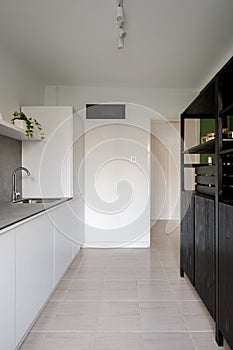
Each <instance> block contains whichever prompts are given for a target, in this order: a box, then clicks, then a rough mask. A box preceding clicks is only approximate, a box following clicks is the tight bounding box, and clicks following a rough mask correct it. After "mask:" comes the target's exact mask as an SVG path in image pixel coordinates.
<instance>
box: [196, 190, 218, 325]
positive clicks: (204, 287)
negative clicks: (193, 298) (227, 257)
mask: <svg viewBox="0 0 233 350" xmlns="http://www.w3.org/2000/svg"><path fill="white" fill-rule="evenodd" d="M214 205H215V202H214V200H213V199H209V198H204V197H201V196H198V195H196V196H195V287H196V290H197V292H198V294H199V295H200V297H201V298H202V300H203V301H204V303H205V305H206V307H207V309H208V310H209V312H210V313H211V315H212V316H213V318H215V214H214V213H215V208H214Z"/></svg>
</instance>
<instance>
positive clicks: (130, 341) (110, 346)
mask: <svg viewBox="0 0 233 350" xmlns="http://www.w3.org/2000/svg"><path fill="white" fill-rule="evenodd" d="M131 349H132V350H143V346H142V337H141V334H138V333H97V334H96V336H95V339H94V346H93V350H131Z"/></svg>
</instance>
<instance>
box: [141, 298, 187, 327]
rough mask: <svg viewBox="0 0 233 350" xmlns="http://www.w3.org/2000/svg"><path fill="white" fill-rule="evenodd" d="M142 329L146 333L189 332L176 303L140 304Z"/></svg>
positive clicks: (156, 302) (155, 302) (154, 302)
mask: <svg viewBox="0 0 233 350" xmlns="http://www.w3.org/2000/svg"><path fill="white" fill-rule="evenodd" d="M139 306H140V315H141V323H142V329H143V330H145V331H165V332H169V331H187V328H186V326H185V323H184V320H183V317H182V315H181V312H180V310H179V308H178V306H177V304H176V302H175V301H153V302H149V301H148V302H140V303H139Z"/></svg>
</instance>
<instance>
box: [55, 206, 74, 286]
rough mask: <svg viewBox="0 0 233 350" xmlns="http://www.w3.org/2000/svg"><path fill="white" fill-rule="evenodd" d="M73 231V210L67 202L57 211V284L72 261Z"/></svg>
mask: <svg viewBox="0 0 233 350" xmlns="http://www.w3.org/2000/svg"><path fill="white" fill-rule="evenodd" d="M72 230H73V225H72V210H71V206H70V202H66V203H64V204H63V205H62V206H60V207H58V208H56V211H55V258H54V261H55V277H54V282H55V284H57V282H58V281H59V280H60V278H61V277H62V276H63V274H64V273H65V271H66V269H67V268H68V266H69V264H70V263H71V261H72V256H73V254H72V249H73V248H72V245H73V243H72Z"/></svg>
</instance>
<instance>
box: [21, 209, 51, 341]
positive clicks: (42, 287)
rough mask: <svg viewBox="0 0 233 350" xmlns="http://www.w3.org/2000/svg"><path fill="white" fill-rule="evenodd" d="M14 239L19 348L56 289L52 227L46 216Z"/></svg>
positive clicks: (35, 220)
mask: <svg viewBox="0 0 233 350" xmlns="http://www.w3.org/2000/svg"><path fill="white" fill-rule="evenodd" d="M50 215H51V214H50ZM15 235H16V236H15V237H16V344H18V343H19V342H20V340H21V339H22V337H23V336H24V335H25V333H26V332H27V330H28V328H29V327H30V326H31V324H32V322H33V320H34V319H35V317H36V316H37V314H38V312H39V311H40V309H41V308H42V306H43V305H44V303H45V302H46V300H47V298H48V296H49V294H50V293H51V291H52V288H53V241H54V232H53V223H52V222H51V220H50V217H48V215H46V214H44V215H41V216H39V217H37V218H34V219H33V220H31V221H29V222H27V223H24V224H23V225H21V226H19V227H17V228H16V229H15Z"/></svg>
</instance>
